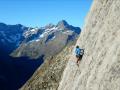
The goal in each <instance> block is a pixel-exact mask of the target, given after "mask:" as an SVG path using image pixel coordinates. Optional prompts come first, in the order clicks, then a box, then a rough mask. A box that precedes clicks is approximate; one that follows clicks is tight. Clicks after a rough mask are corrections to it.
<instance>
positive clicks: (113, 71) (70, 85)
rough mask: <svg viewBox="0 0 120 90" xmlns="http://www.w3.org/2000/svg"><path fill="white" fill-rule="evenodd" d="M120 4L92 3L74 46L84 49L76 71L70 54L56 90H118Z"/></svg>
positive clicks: (99, 0) (107, 0) (98, 0)
mask: <svg viewBox="0 0 120 90" xmlns="http://www.w3.org/2000/svg"><path fill="white" fill-rule="evenodd" d="M119 35H120V0H94V2H93V5H92V7H91V9H90V12H89V13H88V16H87V18H86V21H85V26H84V30H83V32H82V33H81V36H80V37H79V39H78V41H77V44H76V45H79V46H80V47H81V48H84V49H85V54H84V56H83V59H82V61H81V62H80V64H79V67H77V65H76V64H75V62H74V60H75V59H76V58H75V55H74V53H73V54H72V56H71V58H70V60H69V62H68V64H67V67H66V69H65V71H64V73H63V76H62V80H61V82H60V85H59V88H58V90H120V85H119V83H120V36H119Z"/></svg>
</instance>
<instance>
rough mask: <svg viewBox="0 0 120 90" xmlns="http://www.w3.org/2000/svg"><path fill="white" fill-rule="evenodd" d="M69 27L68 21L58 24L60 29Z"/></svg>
mask: <svg viewBox="0 0 120 90" xmlns="http://www.w3.org/2000/svg"><path fill="white" fill-rule="evenodd" d="M68 26H69V24H68V23H67V21H65V20H61V21H59V22H58V24H57V27H58V28H67V27H68Z"/></svg>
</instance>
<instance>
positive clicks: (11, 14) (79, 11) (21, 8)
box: [0, 0, 93, 28]
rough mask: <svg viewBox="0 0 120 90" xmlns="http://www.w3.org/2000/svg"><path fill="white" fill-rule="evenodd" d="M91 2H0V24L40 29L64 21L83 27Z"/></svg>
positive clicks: (82, 0) (33, 0) (63, 0)
mask: <svg viewBox="0 0 120 90" xmlns="http://www.w3.org/2000/svg"><path fill="white" fill-rule="evenodd" d="M92 1H93V0H0V22H3V23H6V24H22V25H25V26H30V27H42V26H45V25H46V24H49V23H53V24H57V23H58V21H60V20H66V21H67V22H68V23H69V24H71V25H73V26H78V27H81V28H82V27H83V24H84V20H85V17H86V15H87V13H88V11H89V10H90V7H91V4H92Z"/></svg>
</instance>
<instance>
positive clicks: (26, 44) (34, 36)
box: [0, 20, 81, 58]
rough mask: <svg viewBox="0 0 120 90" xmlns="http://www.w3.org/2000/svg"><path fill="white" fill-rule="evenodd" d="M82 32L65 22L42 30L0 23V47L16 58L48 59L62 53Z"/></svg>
mask: <svg viewBox="0 0 120 90" xmlns="http://www.w3.org/2000/svg"><path fill="white" fill-rule="evenodd" d="M80 31H81V30H80V28H79V27H74V26H72V25H69V24H68V23H67V22H66V21H65V20H62V21H59V22H58V24H57V25H53V24H48V25H46V26H45V27H41V28H38V27H36V28H31V27H25V26H23V25H20V24H17V25H6V24H3V23H0V45H1V47H2V48H1V49H3V50H6V51H9V54H10V53H11V55H12V56H14V57H21V56H28V57H31V58H38V57H40V56H41V55H45V56H46V57H47V56H51V55H54V54H56V53H58V52H60V51H61V50H62V49H63V48H64V47H65V46H66V45H67V44H68V43H69V42H71V41H74V40H75V39H76V38H77V36H78V35H79V34H80Z"/></svg>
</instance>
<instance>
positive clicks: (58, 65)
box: [21, 45, 73, 90]
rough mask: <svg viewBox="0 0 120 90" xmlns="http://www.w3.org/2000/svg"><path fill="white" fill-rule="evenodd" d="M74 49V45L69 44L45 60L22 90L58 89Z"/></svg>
mask: <svg viewBox="0 0 120 90" xmlns="http://www.w3.org/2000/svg"><path fill="white" fill-rule="evenodd" d="M72 49H73V45H67V47H66V48H65V49H64V50H63V51H62V52H60V53H59V54H58V55H56V56H54V57H52V58H48V60H45V62H44V63H43V64H42V66H40V68H38V70H37V71H36V72H35V73H34V75H33V76H32V77H31V78H30V80H28V81H27V83H26V84H25V85H24V86H23V87H22V88H21V90H57V88H58V86H59V82H60V80H61V76H62V73H63V71H64V68H65V66H66V63H67V62H68V60H69V57H70V56H69V55H70V54H71V52H72Z"/></svg>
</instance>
